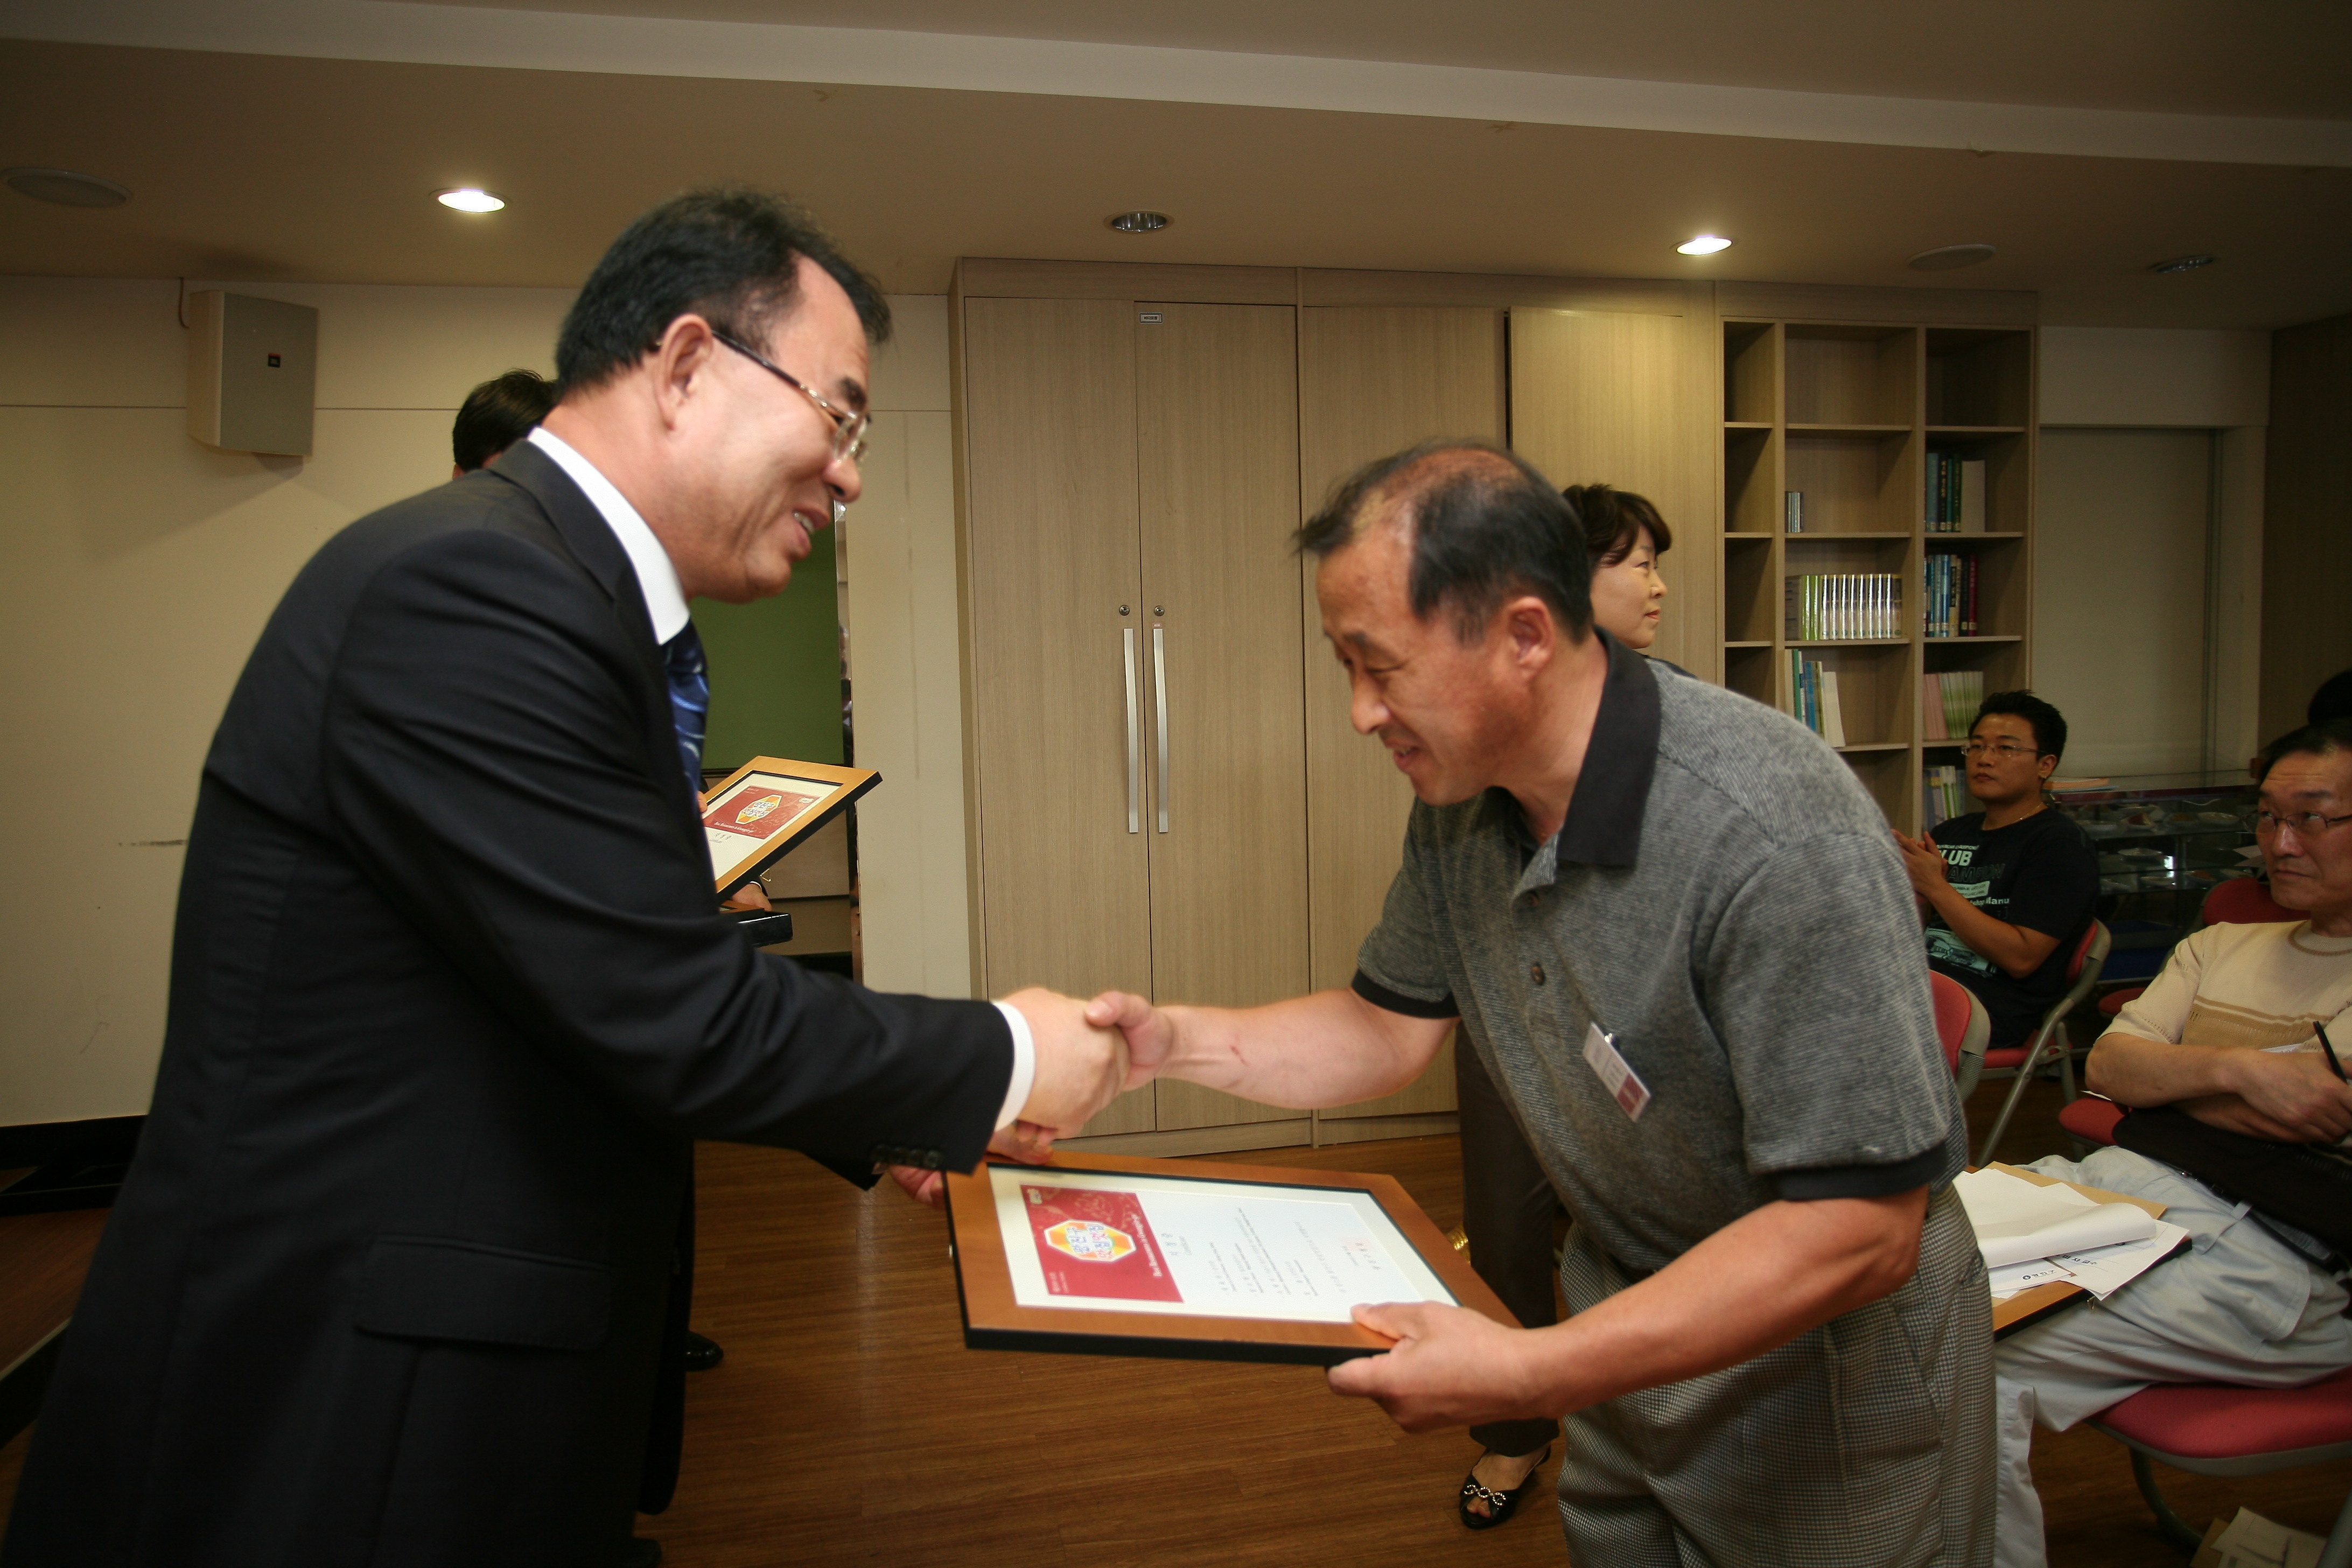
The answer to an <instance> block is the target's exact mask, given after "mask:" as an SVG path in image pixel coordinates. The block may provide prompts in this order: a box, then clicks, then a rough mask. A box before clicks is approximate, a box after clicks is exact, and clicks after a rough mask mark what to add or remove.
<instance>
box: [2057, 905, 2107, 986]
mask: <svg viewBox="0 0 2352 1568" xmlns="http://www.w3.org/2000/svg"><path fill="white" fill-rule="evenodd" d="M2115 940H2116V939H2115V937H2114V936H2113V935H2112V934H2111V933H2110V932H2109V931H2108V930H2107V928H2106V924H2105V921H2092V922H2091V923H2090V924H2089V925H2087V926H2085V927H2084V928H2083V934H2082V936H2081V937H2080V938H2079V939H2077V941H2076V942H2075V943H2074V957H2072V958H2070V959H2068V960H2067V961H2066V988H2067V990H2069V991H2073V990H2074V989H2076V988H2077V987H2080V988H2081V989H2082V990H2084V991H2088V990H2089V989H2090V988H2091V985H2095V984H2098V983H2099V972H2100V971H2101V970H2104V969H2105V968H2106V966H2107V954H2108V952H2110V951H2112V950H2113V949H2114V947H2115ZM2094 950H2096V956H2095V957H2094V955H2093V951H2094ZM2085 968H2087V969H2089V970H2090V972H2091V984H2090V985H2084V984H2083V971H2084V969H2085Z"/></svg>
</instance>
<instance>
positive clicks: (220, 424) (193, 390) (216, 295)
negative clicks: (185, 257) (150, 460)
mask: <svg viewBox="0 0 2352 1568" xmlns="http://www.w3.org/2000/svg"><path fill="white" fill-rule="evenodd" d="M188 325H189V329H190V336H189V342H188V434H189V435H191V436H193V437H195V438H196V439H197V440H199V441H202V442H203V443H204V444H205V446H207V447H220V448H221V449H222V450H223V451H226V452H270V453H276V454H279V455H283V456H292V457H300V458H307V457H309V456H310V413H311V408H312V405H314V404H315V403H316V401H317V397H318V388H319V312H318V311H316V310H312V309H311V308H310V306H308V305H289V304H288V303H286V302H285V301H284V300H257V299H255V298H253V297H252V296H251V295H249V294H230V293H225V292H223V291H222V290H221V289H205V290H203V291H201V292H199V293H194V294H191V295H189V296H188Z"/></svg>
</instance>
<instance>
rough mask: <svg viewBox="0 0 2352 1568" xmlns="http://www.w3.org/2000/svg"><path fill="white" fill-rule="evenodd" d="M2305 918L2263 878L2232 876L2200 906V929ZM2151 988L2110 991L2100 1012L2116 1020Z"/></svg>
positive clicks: (2209, 891)
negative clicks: (2280, 899)
mask: <svg viewBox="0 0 2352 1568" xmlns="http://www.w3.org/2000/svg"><path fill="white" fill-rule="evenodd" d="M2303 918H2304V917H2303V914H2302V911H2300V910H2291V909H2288V908H2287V907H2286V906H2285V905H2284V904H2281V903H2279V902H2278V901H2277V900H2273V898H2272V897H2271V890H2270V889H2268V888H2266V887H2264V886H2263V882H2262V879H2260V878H2259V877H2231V879H2229V880H2227V881H2223V882H2216V883H2214V884H2213V885H2212V886H2211V887H2210V888H2209V889H2206V891H2205V901H2204V902H2203V903H2202V904H2200V905H2199V906H2198V907H2197V923H2198V925H2199V926H2200V927H2203V926H2259V925H2273V924H2277V923H2282V922H2284V921H2299V920H2301V919H2303ZM2145 990H2147V986H2145V985H2129V986H2126V987H2125V988H2124V989H2122V990H2120V991H2110V992H2108V993H2107V994H2105V996H2102V997H2100V998H2099V1011H2100V1012H2102V1013H2104V1014H2105V1015H2106V1016H2108V1017H2110V1018H2112V1017H2115V1016H2116V1015H2118V1014H2120V1013H2121V1012H2122V1011H2123V1010H2124V1009H2125V1008H2126V1007H2127V1006H2129V1005H2131V1002H2132V999H2133V998H2134V997H2136V996H2137V995H2138V994H2140V993H2141V992H2143V991H2145Z"/></svg>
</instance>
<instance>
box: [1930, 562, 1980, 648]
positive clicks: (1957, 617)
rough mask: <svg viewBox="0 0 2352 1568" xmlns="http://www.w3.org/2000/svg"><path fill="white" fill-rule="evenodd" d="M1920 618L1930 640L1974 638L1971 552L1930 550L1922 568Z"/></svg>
mask: <svg viewBox="0 0 2352 1568" xmlns="http://www.w3.org/2000/svg"><path fill="white" fill-rule="evenodd" d="M1925 575H1926V579H1927V580H1926V583H1925V584H1923V593H1922V595H1921V605H1920V615H1921V616H1922V617H1923V619H1924V620H1925V622H1926V626H1927V635H1928V636H1929V637H1974V636H1976V635H1977V626H1978V621H1977V557H1976V554H1975V552H1972V551H1969V552H1962V551H1958V550H1940V551H1930V552H1928V554H1927V565H1926V568H1925Z"/></svg>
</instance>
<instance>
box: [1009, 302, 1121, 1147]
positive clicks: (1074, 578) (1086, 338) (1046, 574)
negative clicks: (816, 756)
mask: <svg viewBox="0 0 2352 1568" xmlns="http://www.w3.org/2000/svg"><path fill="white" fill-rule="evenodd" d="M963 329H964V352H963V374H964V415H965V431H966V443H967V447H966V459H965V462H966V491H967V495H968V498H969V499H968V502H967V506H966V510H965V516H966V529H967V535H966V539H965V547H964V548H965V559H964V570H965V574H966V580H967V584H968V594H969V598H968V605H969V611H970V617H971V619H970V632H969V635H970V637H971V683H972V687H971V709H970V711H971V737H972V752H973V755H972V764H973V765H974V766H975V767H976V769H977V771H978V778H979V791H978V795H979V801H978V805H979V820H978V823H977V824H976V826H977V829H978V833H977V843H978V846H979V848H978V853H977V856H976V861H977V864H978V868H979V876H980V900H979V902H980V908H981V924H982V932H981V940H982V973H983V975H984V976H985V978H986V984H987V988H988V993H989V994H991V995H1003V994H1004V993H1005V992H1007V991H1010V990H1013V989H1015V988H1017V987H1019V986H1023V985H1030V984H1037V985H1049V986H1052V987H1053V988H1055V990H1057V991H1064V992H1067V993H1069V994H1073V995H1079V996H1087V995H1092V994H1094V993H1096V992H1097V991H1100V990H1104V989H1107V988H1108V987H1113V986H1116V987H1118V988H1120V989H1122V990H1129V991H1135V992H1139V993H1142V994H1147V995H1148V994H1150V992H1151V983H1152V974H1151V915H1150V847H1149V843H1148V838H1147V835H1146V833H1145V832H1144V831H1143V829H1144V826H1145V824H1144V822H1143V821H1142V820H1141V818H1142V812H1143V808H1144V806H1145V805H1146V804H1147V803H1146V802H1145V800H1144V797H1143V792H1142V787H1141V786H1142V776H1141V775H1142V772H1143V769H1144V767H1145V765H1146V761H1147V758H1148V756H1149V752H1148V748H1147V747H1146V745H1145V744H1144V743H1143V742H1144V740H1145V737H1144V734H1143V729H1142V726H1143V723H1144V720H1145V704H1146V702H1147V700H1148V693H1147V691H1146V689H1145V687H1144V667H1145V661H1146V659H1147V658H1148V650H1149V641H1150V633H1149V632H1148V630H1146V629H1145V628H1146V626H1148V624H1149V619H1148V616H1146V615H1145V614H1144V611H1146V610H1147V609H1148V608H1149V606H1148V605H1143V604H1141V603H1140V602H1139V601H1140V598H1141V589H1140V577H1141V573H1140V567H1139V560H1138V542H1137V530H1136V470H1135V451H1136V444H1135V443H1136V430H1135V327H1134V312H1133V310H1131V309H1130V308H1129V306H1128V304H1127V303H1126V302H1125V301H1123V300H990V299H973V300H965V301H964V321H963ZM1121 605H1126V606H1127V607H1128V609H1129V614H1128V615H1126V616H1121V615H1120V614H1119V607H1120V606H1121ZM1130 651H1131V652H1132V654H1133V657H1134V675H1133V679H1132V680H1131V681H1130V679H1129V663H1128V658H1129V653H1130ZM1130 732H1132V734H1133V735H1134V737H1135V742H1136V743H1135V744H1134V746H1133V748H1132V754H1130V742H1129V735H1130ZM1130 793H1132V795H1133V798H1134V803H1135V806H1136V814H1135V819H1134V820H1133V821H1130V817H1129V799H1130ZM1153 1100H1154V1097H1153V1095H1152V1093H1151V1091H1150V1089H1148V1088H1147V1089H1142V1090H1139V1091H1137V1092H1136V1093H1133V1094H1130V1095H1127V1096H1123V1097H1121V1099H1120V1100H1118V1101H1117V1102H1115V1103H1114V1104H1112V1105H1111V1106H1110V1107H1109V1108H1108V1110H1105V1111H1104V1112H1103V1113H1102V1114H1101V1115H1100V1116H1097V1117H1096V1118H1095V1120H1094V1121H1091V1122H1088V1123H1087V1128H1086V1131H1088V1132H1090V1133H1093V1132H1131V1131H1150V1128H1151V1127H1152V1125H1153V1112H1152V1108H1153Z"/></svg>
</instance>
